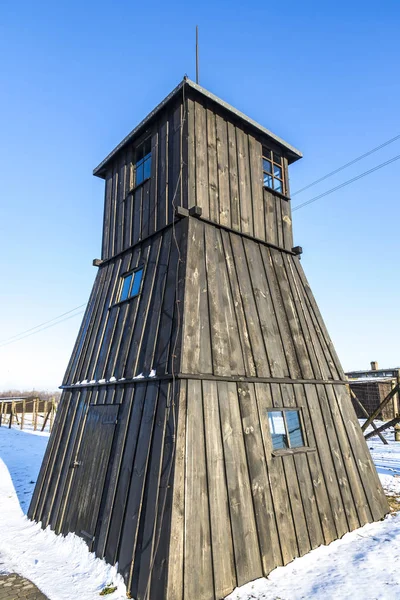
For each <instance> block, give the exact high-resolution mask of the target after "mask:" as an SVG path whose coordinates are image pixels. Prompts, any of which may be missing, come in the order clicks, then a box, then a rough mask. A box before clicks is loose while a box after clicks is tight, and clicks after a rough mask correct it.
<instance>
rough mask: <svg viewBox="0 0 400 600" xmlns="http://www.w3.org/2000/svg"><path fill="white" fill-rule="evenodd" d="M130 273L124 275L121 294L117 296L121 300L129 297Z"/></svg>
mask: <svg viewBox="0 0 400 600" xmlns="http://www.w3.org/2000/svg"><path fill="white" fill-rule="evenodd" d="M131 281H132V275H127V276H126V277H124V283H123V284H122V289H121V295H120V297H119V299H120V301H121V300H126V299H127V298H129V288H130V287H131Z"/></svg>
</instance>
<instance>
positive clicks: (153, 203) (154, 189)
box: [148, 131, 158, 235]
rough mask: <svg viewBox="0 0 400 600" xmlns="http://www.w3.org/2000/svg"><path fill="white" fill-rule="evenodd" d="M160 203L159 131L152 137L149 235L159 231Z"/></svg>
mask: <svg viewBox="0 0 400 600" xmlns="http://www.w3.org/2000/svg"><path fill="white" fill-rule="evenodd" d="M157 203H158V131H155V132H154V133H153V135H152V136H151V179H150V195H149V230H148V232H149V235H151V234H152V233H154V232H155V231H156V229H157Z"/></svg>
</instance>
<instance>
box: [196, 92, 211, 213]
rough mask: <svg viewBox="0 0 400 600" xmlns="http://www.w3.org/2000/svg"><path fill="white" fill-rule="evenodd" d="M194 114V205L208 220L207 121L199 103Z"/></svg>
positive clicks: (204, 111) (203, 109)
mask: <svg viewBox="0 0 400 600" xmlns="http://www.w3.org/2000/svg"><path fill="white" fill-rule="evenodd" d="M194 112H195V151H196V204H197V205H198V206H201V208H202V210H203V217H205V218H206V219H209V218H210V204H209V194H208V168H207V133H206V132H207V121H206V110H205V108H204V107H203V106H202V105H201V104H200V103H199V102H195V104H194Z"/></svg>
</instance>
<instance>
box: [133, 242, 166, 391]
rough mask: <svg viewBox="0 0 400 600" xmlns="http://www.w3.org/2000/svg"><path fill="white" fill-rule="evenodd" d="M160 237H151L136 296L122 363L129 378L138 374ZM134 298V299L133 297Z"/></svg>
mask: <svg viewBox="0 0 400 600" xmlns="http://www.w3.org/2000/svg"><path fill="white" fill-rule="evenodd" d="M161 239H162V237H161V236H160V235H159V236H157V237H155V238H151V244H152V245H151V249H150V255H149V259H148V261H147V265H146V269H145V272H144V274H143V283H142V292H141V294H140V295H139V296H138V309H137V314H136V319H135V323H134V327H133V333H132V337H131V339H130V346H129V352H128V357H127V360H126V363H125V365H124V371H123V377H125V378H127V379H130V378H131V377H135V376H136V375H139V374H140V372H137V369H138V360H139V357H140V348H141V345H142V343H143V336H144V331H145V328H146V323H147V319H148V317H149V306H150V301H151V298H152V294H153V290H154V281H155V276H156V272H157V263H158V259H159V255H160V248H161ZM133 300H134V299H133Z"/></svg>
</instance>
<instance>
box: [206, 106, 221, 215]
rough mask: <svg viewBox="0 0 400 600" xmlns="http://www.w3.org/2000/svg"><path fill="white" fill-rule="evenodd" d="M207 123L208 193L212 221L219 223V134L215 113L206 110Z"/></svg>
mask: <svg viewBox="0 0 400 600" xmlns="http://www.w3.org/2000/svg"><path fill="white" fill-rule="evenodd" d="M206 117H207V118H206V121H207V160H208V193H209V204H210V219H211V220H212V221H215V222H216V223H219V214H220V209H219V187H218V163H217V134H216V124H215V113H214V112H213V111H211V110H210V109H207V110H206Z"/></svg>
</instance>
